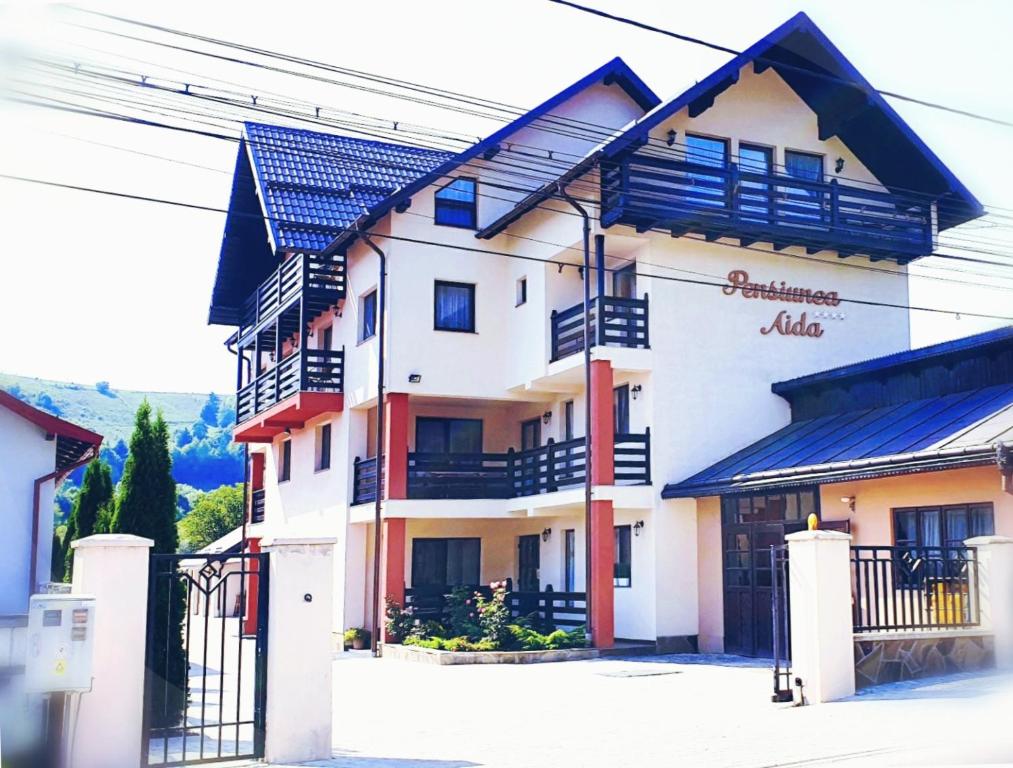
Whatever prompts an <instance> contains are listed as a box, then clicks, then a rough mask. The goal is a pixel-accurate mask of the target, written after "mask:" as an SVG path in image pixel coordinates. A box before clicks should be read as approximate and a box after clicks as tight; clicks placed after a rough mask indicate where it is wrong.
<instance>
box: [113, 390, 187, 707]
mask: <svg viewBox="0 0 1013 768" xmlns="http://www.w3.org/2000/svg"><path fill="white" fill-rule="evenodd" d="M112 530H113V532H114V533H132V534H135V535H137V536H144V537H146V538H149V539H152V540H153V541H154V546H153V547H152V552H153V553H162V554H171V553H175V552H176V547H177V545H178V543H179V540H178V536H177V533H176V483H175V481H174V480H173V479H172V457H171V455H170V453H169V429H168V427H167V426H166V424H165V419H163V418H162V414H161V413H159V414H158V416H157V417H156V418H155V420H154V422H152V420H151V406H150V405H149V404H148V402H147V401H146V400H145V401H144V402H143V403H141V405H140V407H139V408H138V409H137V416H136V418H135V420H134V432H133V434H132V435H131V436H130V452H129V455H128V456H127V461H126V464H125V465H124V467H123V478H122V479H121V481H120V487H119V493H118V494H117V497H116V512H115V514H114V516H113V521H112ZM153 566H154V563H153ZM162 567H166V566H164V565H163V566H162ZM160 571H161V568H160ZM161 572H164V571H161ZM152 598H153V601H154V605H153V606H152V610H153V615H154V617H155V619H156V620H155V622H154V626H153V631H152V633H151V642H152V646H151V649H150V650H151V656H150V658H152V659H153V660H154V664H153V665H152V668H150V669H149V672H150V674H149V675H148V685H149V686H150V687H149V689H148V691H147V695H148V701H149V702H153V703H155V705H156V706H153V707H152V708H151V717H152V724H153V725H156V726H158V727H175V726H177V725H179V723H180V722H181V720H182V717H183V712H184V708H185V706H186V697H187V669H188V664H187V660H186V652H185V650H184V648H183V616H184V613H185V610H186V605H185V600H186V597H185V590H184V588H183V585H182V584H181V582H180V580H179V579H177V578H175V577H174V576H173V575H170V576H169V577H168V578H166V577H160V576H158V575H157V574H156V582H155V589H154V590H153V594H152Z"/></svg>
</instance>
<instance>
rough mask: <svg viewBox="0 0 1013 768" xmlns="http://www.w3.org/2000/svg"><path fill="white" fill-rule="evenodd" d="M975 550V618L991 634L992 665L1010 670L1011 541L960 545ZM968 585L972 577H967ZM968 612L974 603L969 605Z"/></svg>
mask: <svg viewBox="0 0 1013 768" xmlns="http://www.w3.org/2000/svg"><path fill="white" fill-rule="evenodd" d="M964 544H965V545H966V546H968V547H974V548H975V549H976V550H977V562H978V573H977V577H976V580H977V586H978V597H977V600H978V607H977V610H978V616H979V619H980V622H981V626H982V628H983V629H987V630H990V631H991V632H992V642H993V644H994V647H995V663H996V666H997V667H999V669H1010V668H1011V667H1013V539H1011V538H1009V537H1007V536H978V537H976V538H973V539H968V540H967V541H965V542H964ZM971 579H972V583H973V581H974V580H975V576H973V575H972V576H971ZM971 607H972V610H973V609H974V604H973V603H972V605H971Z"/></svg>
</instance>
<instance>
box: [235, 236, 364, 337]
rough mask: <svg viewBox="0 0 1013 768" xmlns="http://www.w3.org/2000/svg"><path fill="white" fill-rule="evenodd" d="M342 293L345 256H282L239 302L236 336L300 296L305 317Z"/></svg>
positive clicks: (247, 332) (335, 301)
mask: <svg viewBox="0 0 1013 768" xmlns="http://www.w3.org/2000/svg"><path fill="white" fill-rule="evenodd" d="M344 296H345V259H344V257H343V256H337V255H335V256H326V257H325V256H320V255H318V254H304V253H297V254H295V255H294V256H291V257H290V258H288V259H285V261H283V262H282V263H281V264H279V265H278V268H277V269H276V270H274V272H272V273H271V275H270V277H268V278H267V279H266V280H265V281H264V282H263V283H261V284H260V286H258V288H257V290H255V291H254V292H253V293H251V294H250V297H249V298H248V299H247V300H246V302H245V303H244V304H243V309H242V314H241V316H240V324H239V338H240V340H242V339H244V338H246V337H248V336H249V335H250V333H251V332H253V331H255V330H257V329H259V328H261V327H262V326H263V325H265V324H266V323H269V322H271V320H272V319H274V318H275V317H277V316H278V315H279V314H280V313H282V312H284V311H285V310H286V309H288V308H289V307H291V306H292V305H293V304H295V303H296V302H297V301H298V300H299V299H300V297H301V298H302V300H303V308H302V314H303V316H304V317H306V318H307V319H310V318H313V317H315V316H317V315H319V314H320V313H321V312H326V311H327V310H329V309H330V308H332V307H334V306H336V305H337V304H338V301H339V300H341V299H342V298H344Z"/></svg>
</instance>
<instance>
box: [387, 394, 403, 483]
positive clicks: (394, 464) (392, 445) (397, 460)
mask: <svg viewBox="0 0 1013 768" xmlns="http://www.w3.org/2000/svg"><path fill="white" fill-rule="evenodd" d="M386 408H387V411H386V421H387V424H386V429H385V430H384V431H385V433H386V440H387V444H386V445H385V446H384V456H385V461H386V464H387V466H386V467H385V469H386V474H385V476H384V488H385V490H386V495H387V498H388V499H407V498H408V394H407V393H406V392H391V393H389V394H388V395H387V404H386Z"/></svg>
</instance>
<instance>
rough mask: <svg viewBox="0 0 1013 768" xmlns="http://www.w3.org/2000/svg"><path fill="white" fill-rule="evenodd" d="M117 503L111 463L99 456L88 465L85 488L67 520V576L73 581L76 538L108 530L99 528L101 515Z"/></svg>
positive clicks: (65, 570)
mask: <svg viewBox="0 0 1013 768" xmlns="http://www.w3.org/2000/svg"><path fill="white" fill-rule="evenodd" d="M112 502H113V474H112V469H111V468H110V467H109V465H108V464H107V463H106V462H104V461H102V459H96V460H95V461H93V462H91V463H90V464H89V465H88V468H87V469H85V471H84V478H83V479H82V480H81V490H80V491H78V494H77V497H76V498H75V499H74V506H73V508H72V509H71V511H70V517H69V518H68V520H67V533H66V535H65V536H64V537H63V548H64V562H65V565H64V578H65V579H66V580H67V581H70V577H71V574H72V573H73V572H74V549H73V548H72V547H71V546H70V544H71V542H72V541H76V540H77V539H83V538H84V537H85V536H91V535H92V534H93V533H104V532H105V531H103V530H102V529H101V528H97V523H98V520H99V517H100V516H101V515H102V514H103V510H107V509H108V508H109V507H110V505H111V504H112Z"/></svg>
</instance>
